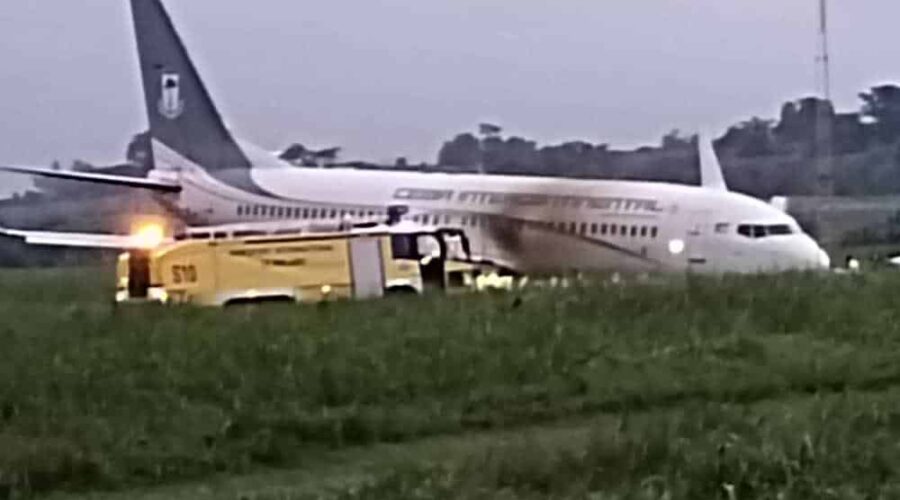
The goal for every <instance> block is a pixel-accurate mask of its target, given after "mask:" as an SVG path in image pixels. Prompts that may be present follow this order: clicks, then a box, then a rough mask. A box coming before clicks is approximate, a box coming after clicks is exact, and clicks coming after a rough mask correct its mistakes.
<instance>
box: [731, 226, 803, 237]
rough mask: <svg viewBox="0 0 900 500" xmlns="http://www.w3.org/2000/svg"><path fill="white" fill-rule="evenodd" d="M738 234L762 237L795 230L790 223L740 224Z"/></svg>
mask: <svg viewBox="0 0 900 500" xmlns="http://www.w3.org/2000/svg"><path fill="white" fill-rule="evenodd" d="M738 234H740V235H741V236H746V237H747V238H753V239H760V238H767V237H769V236H787V235H791V234H794V230H793V228H791V226H790V225H788V224H770V225H764V224H741V225H739V226H738Z"/></svg>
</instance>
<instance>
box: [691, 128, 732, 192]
mask: <svg viewBox="0 0 900 500" xmlns="http://www.w3.org/2000/svg"><path fill="white" fill-rule="evenodd" d="M697 147H698V149H699V153H700V185H701V186H703V187H705V188H708V189H718V190H721V191H728V184H726V183H725V174H723V173H722V165H721V163H719V155H718V154H716V150H715V147H713V141H712V136H704V135H703V134H700V135H699V136H698V137H697Z"/></svg>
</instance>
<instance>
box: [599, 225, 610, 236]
mask: <svg viewBox="0 0 900 500" xmlns="http://www.w3.org/2000/svg"><path fill="white" fill-rule="evenodd" d="M608 232H609V226H607V225H606V224H600V234H602V235H604V236H606V233H608Z"/></svg>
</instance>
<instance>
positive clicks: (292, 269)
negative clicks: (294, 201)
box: [116, 224, 498, 306]
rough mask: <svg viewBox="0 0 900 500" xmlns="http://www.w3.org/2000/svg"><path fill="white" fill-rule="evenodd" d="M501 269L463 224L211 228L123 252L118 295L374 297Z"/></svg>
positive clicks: (463, 282)
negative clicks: (478, 252) (316, 229)
mask: <svg viewBox="0 0 900 500" xmlns="http://www.w3.org/2000/svg"><path fill="white" fill-rule="evenodd" d="M497 271H498V270H497V269H496V268H494V267H493V266H490V265H486V264H480V263H476V262H473V261H472V259H471V255H470V253H469V244H468V240H467V239H466V236H465V233H463V232H462V231H459V230H455V229H434V230H430V229H423V228H421V227H415V226H406V225H404V224H400V225H395V226H386V225H373V226H370V227H364V228H359V227H358V228H354V229H350V230H347V231H335V232H326V233H313V234H304V233H299V232H295V233H293V234H253V233H252V232H245V233H243V234H240V233H234V234H225V233H216V232H206V233H202V234H201V235H191V236H187V237H183V238H181V241H175V242H172V243H168V244H164V245H162V246H160V247H158V248H156V249H151V250H134V251H130V252H128V253H125V254H122V255H121V256H120V258H119V264H118V271H117V278H118V289H117V294H116V300H117V301H118V302H131V301H146V300H149V301H156V302H162V303H173V304H196V305H203V306H225V305H233V304H241V303H256V302H279V301H284V302H319V301H323V300H330V299H351V298H352V299H369V298H377V297H382V296H384V295H386V294H392V293H423V292H426V291H431V290H435V291H438V290H440V291H454V290H474V289H476V288H477V284H478V283H483V282H484V281H485V280H484V279H483V277H484V276H487V275H491V276H496V275H497ZM495 282H496V280H495Z"/></svg>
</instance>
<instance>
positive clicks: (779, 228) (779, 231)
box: [769, 224, 793, 236]
mask: <svg viewBox="0 0 900 500" xmlns="http://www.w3.org/2000/svg"><path fill="white" fill-rule="evenodd" d="M792 233H793V231H791V226H789V225H787V224H777V225H774V226H769V235H770V236H786V235H789V234H792Z"/></svg>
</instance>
